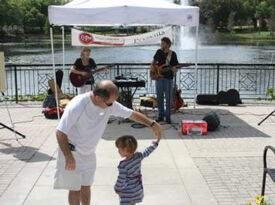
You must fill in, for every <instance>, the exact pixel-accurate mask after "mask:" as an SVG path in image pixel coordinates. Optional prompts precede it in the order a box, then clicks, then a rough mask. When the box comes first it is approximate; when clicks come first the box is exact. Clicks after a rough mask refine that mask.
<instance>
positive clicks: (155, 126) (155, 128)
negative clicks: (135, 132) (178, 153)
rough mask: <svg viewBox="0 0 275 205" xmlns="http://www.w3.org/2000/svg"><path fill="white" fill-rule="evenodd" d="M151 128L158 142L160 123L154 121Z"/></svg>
mask: <svg viewBox="0 0 275 205" xmlns="http://www.w3.org/2000/svg"><path fill="white" fill-rule="evenodd" d="M152 130H153V132H154V133H155V136H156V138H157V140H156V142H157V143H159V141H160V138H161V132H162V130H161V126H160V124H159V123H157V122H155V123H154V125H153V126H152Z"/></svg>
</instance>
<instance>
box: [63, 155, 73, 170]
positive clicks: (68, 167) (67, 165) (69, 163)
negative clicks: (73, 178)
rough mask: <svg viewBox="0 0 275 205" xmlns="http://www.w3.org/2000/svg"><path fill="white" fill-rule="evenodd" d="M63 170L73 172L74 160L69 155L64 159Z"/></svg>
mask: <svg viewBox="0 0 275 205" xmlns="http://www.w3.org/2000/svg"><path fill="white" fill-rule="evenodd" d="M65 170H69V171H72V170H75V159H74V157H73V155H69V156H66V157H65Z"/></svg>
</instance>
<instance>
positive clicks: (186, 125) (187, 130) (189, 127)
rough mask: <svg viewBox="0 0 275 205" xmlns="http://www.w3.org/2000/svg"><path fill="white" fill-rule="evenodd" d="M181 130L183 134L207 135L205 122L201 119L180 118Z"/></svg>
mask: <svg viewBox="0 0 275 205" xmlns="http://www.w3.org/2000/svg"><path fill="white" fill-rule="evenodd" d="M181 130H182V134H183V135H191V134H199V135H207V122H205V121H203V120H197V121H192V120H182V123H181Z"/></svg>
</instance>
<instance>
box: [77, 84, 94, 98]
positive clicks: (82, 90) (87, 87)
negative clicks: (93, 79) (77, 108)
mask: <svg viewBox="0 0 275 205" xmlns="http://www.w3.org/2000/svg"><path fill="white" fill-rule="evenodd" d="M91 90H92V86H91V84H85V85H83V86H81V87H79V88H77V94H78V95H80V94H83V93H86V92H89V91H91Z"/></svg>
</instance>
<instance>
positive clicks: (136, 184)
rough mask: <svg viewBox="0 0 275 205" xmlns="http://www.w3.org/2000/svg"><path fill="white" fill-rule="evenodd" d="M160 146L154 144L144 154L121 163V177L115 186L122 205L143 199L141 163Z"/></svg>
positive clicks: (141, 153)
mask: <svg viewBox="0 0 275 205" xmlns="http://www.w3.org/2000/svg"><path fill="white" fill-rule="evenodd" d="M157 146H158V143H156V142H153V143H152V144H151V145H150V146H149V147H147V148H146V149H145V150H144V151H143V152H136V153H135V154H134V156H133V157H132V158H131V159H128V160H127V159H125V160H122V161H120V163H119V165H118V171H119V175H118V178H117V181H116V184H115V187H114V189H115V191H116V192H117V194H118V195H119V198H120V205H130V204H132V203H138V202H141V201H142V199H143V185H142V175H141V161H142V160H143V159H144V158H145V157H148V156H149V155H150V154H151V153H152V152H153V151H154V150H155V149H156V148H157Z"/></svg>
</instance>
